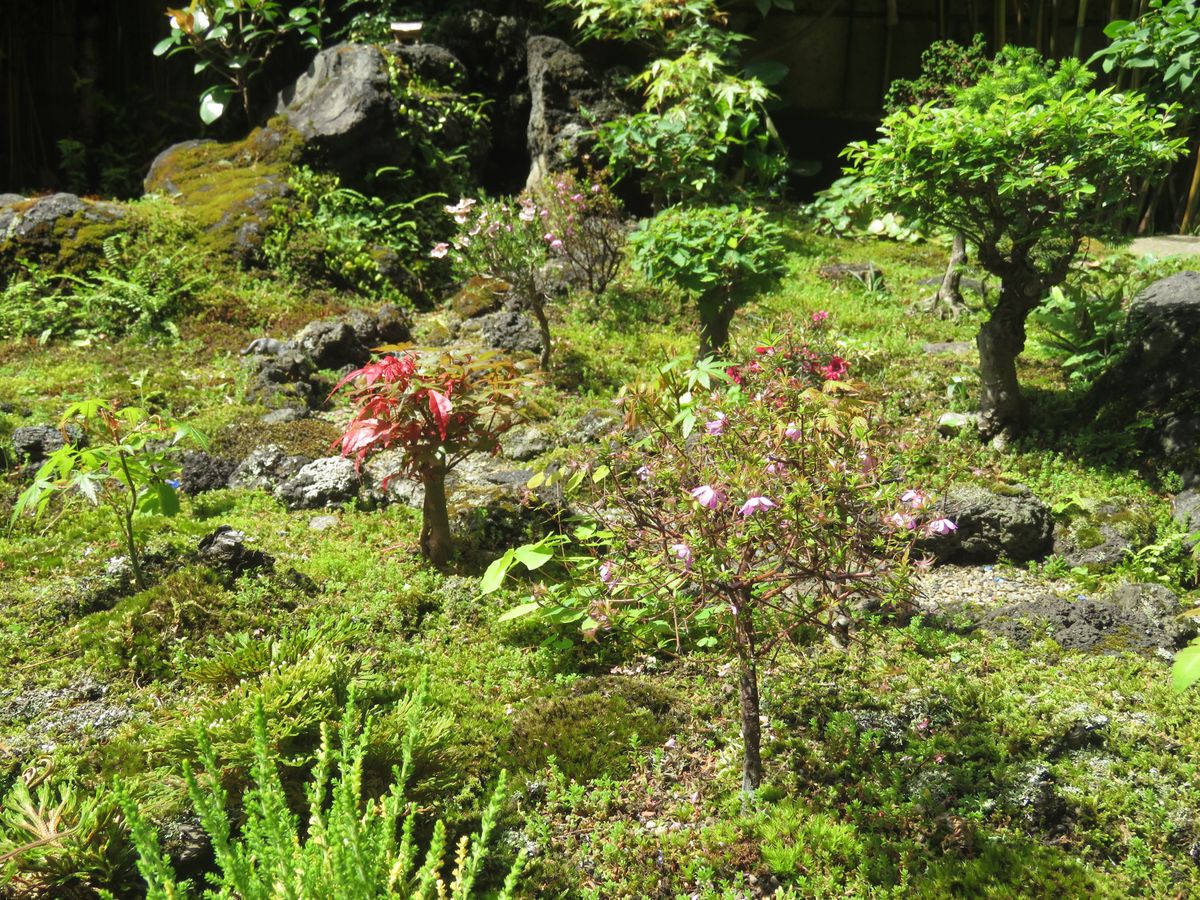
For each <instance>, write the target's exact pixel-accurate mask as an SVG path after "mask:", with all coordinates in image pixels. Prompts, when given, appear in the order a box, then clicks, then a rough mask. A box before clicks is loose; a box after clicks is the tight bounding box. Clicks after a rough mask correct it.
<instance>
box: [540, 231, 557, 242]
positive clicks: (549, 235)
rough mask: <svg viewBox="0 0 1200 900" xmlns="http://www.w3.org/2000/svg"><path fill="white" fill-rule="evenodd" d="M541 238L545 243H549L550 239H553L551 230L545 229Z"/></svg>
mask: <svg viewBox="0 0 1200 900" xmlns="http://www.w3.org/2000/svg"><path fill="white" fill-rule="evenodd" d="M542 240H543V241H545V242H546V243H550V242H551V241H552V240H554V235H553V234H552V233H551V232H549V231H547V232H546V233H545V234H543V235H542Z"/></svg>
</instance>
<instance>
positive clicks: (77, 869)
mask: <svg viewBox="0 0 1200 900" xmlns="http://www.w3.org/2000/svg"><path fill="white" fill-rule="evenodd" d="M89 794H90V792H87V791H84V790H81V789H79V787H78V786H77V785H74V784H71V783H68V782H64V783H61V784H58V785H57V786H54V785H51V784H50V783H49V782H42V783H41V784H39V785H37V787H36V788H30V787H29V786H28V785H27V784H26V783H25V781H23V780H21V779H18V780H17V781H16V782H14V783H13V786H12V788H11V790H9V792H8V794H7V796H6V797H5V798H4V803H3V806H2V807H0V879H2V878H3V877H4V876H5V875H7V876H8V877H9V878H10V879H11V880H10V881H8V882H7V883H8V884H9V885H10V886H13V887H17V886H23V887H24V888H26V889H27V890H30V891H31V892H34V893H36V892H37V891H38V890H39V889H40V890H41V891H54V892H56V893H55V894H54V896H63V894H59V893H57V892H58V891H70V890H78V888H79V886H80V885H86V886H88V887H90V888H92V889H96V888H101V887H104V886H106V885H107V886H114V885H116V884H118V883H119V882H120V881H121V880H123V879H125V878H127V877H128V875H129V873H130V871H131V869H132V866H133V854H132V853H131V851H130V848H129V845H128V843H127V841H126V840H125V834H124V830H125V829H124V821H123V818H122V815H121V811H120V809H119V808H118V806H117V805H116V804H115V803H114V802H113V801H112V799H111V798H109V797H104V796H101V795H89ZM6 869H9V870H10V871H8V872H6V871H5V870H6Z"/></svg>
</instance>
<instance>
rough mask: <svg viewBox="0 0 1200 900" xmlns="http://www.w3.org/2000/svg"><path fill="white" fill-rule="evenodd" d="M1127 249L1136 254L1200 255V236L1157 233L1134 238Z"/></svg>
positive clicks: (1159, 256) (1160, 256) (1162, 257)
mask: <svg viewBox="0 0 1200 900" xmlns="http://www.w3.org/2000/svg"><path fill="white" fill-rule="evenodd" d="M1126 249H1127V250H1128V251H1129V252H1130V253H1132V254H1134V255H1135V256H1155V257H1157V258H1159V259H1165V258H1166V257H1169V256H1200V237H1197V236H1196V235H1191V234H1157V235H1155V236H1154V237H1140V238H1134V239H1133V240H1132V241H1130V242H1129V246H1128V247H1126Z"/></svg>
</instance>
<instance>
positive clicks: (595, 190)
mask: <svg viewBox="0 0 1200 900" xmlns="http://www.w3.org/2000/svg"><path fill="white" fill-rule="evenodd" d="M592 193H593V194H598V193H600V185H598V184H593V185H592Z"/></svg>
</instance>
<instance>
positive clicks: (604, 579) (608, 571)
mask: <svg viewBox="0 0 1200 900" xmlns="http://www.w3.org/2000/svg"><path fill="white" fill-rule="evenodd" d="M614 577H615V576H614V575H613V570H612V563H609V562H602V563H600V583H601V584H612V583H613V579H614Z"/></svg>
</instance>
